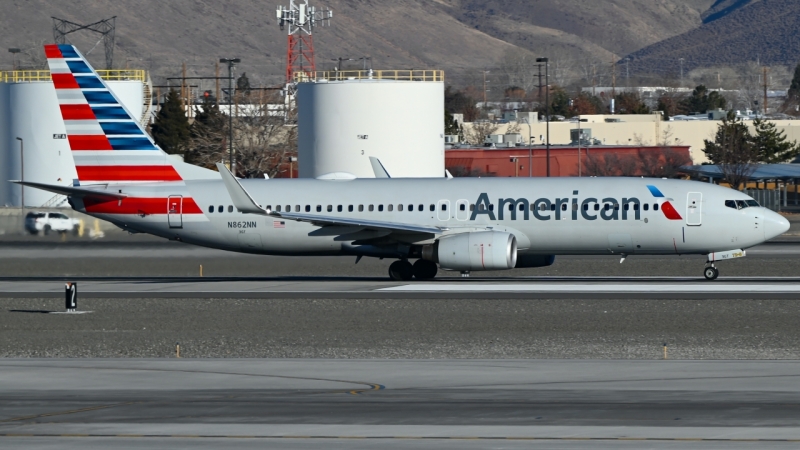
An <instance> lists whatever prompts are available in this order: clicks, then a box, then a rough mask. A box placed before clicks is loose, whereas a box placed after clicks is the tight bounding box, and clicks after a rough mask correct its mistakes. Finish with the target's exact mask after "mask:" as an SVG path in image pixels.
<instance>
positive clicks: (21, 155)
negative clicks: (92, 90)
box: [0, 69, 151, 207]
mask: <svg viewBox="0 0 800 450" xmlns="http://www.w3.org/2000/svg"><path fill="white" fill-rule="evenodd" d="M97 72H98V74H99V75H100V76H101V77H103V79H105V80H106V81H107V82H108V85H109V88H111V90H112V91H114V94H115V95H117V97H118V98H119V99H120V101H121V102H122V104H123V105H124V106H125V108H127V109H128V111H129V112H131V113H132V114H133V115H134V117H140V118H141V120H142V123H146V120H147V119H148V118H149V116H150V108H151V106H150V104H151V102H150V83H149V81H148V77H147V74H146V72H145V71H144V70H129V69H121V70H98V71H97ZM66 133H67V131H66V128H65V126H64V121H63V120H62V118H61V111H60V109H59V107H58V99H57V98H56V91H55V88H54V87H53V82H52V80H51V79H50V71H47V70H24V71H8V72H0V178H2V180H25V181H33V182H39V183H47V184H63V185H70V184H72V181H73V179H75V178H77V173H76V171H75V163H74V161H73V160H72V154H71V152H70V146H69V142H68V141H67V139H66ZM22 197H23V188H22V187H21V186H18V185H15V184H11V183H7V182H2V183H0V205H2V206H20V205H21V204H22ZM24 197H25V206H26V207H41V206H45V207H53V206H61V204H62V203H63V202H64V197H63V196H54V195H53V194H51V193H48V192H46V191H42V190H39V189H31V188H24Z"/></svg>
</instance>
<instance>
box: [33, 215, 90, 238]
mask: <svg viewBox="0 0 800 450" xmlns="http://www.w3.org/2000/svg"><path fill="white" fill-rule="evenodd" d="M79 223H80V221H79V220H78V219H70V218H69V217H67V216H66V215H65V214H62V213H53V212H47V213H43V212H29V213H28V215H26V216H25V229H26V230H28V232H29V233H31V234H39V232H40V231H43V232H44V234H49V233H50V231H58V232H59V233H66V232H68V231H77V225H78V224H79Z"/></svg>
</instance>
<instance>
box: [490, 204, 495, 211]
mask: <svg viewBox="0 0 800 450" xmlns="http://www.w3.org/2000/svg"><path fill="white" fill-rule="evenodd" d="M489 211H494V203H489Z"/></svg>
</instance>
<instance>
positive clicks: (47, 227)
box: [44, 225, 50, 236]
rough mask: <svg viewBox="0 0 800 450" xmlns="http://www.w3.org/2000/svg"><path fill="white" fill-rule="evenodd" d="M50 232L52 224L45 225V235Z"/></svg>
mask: <svg viewBox="0 0 800 450" xmlns="http://www.w3.org/2000/svg"><path fill="white" fill-rule="evenodd" d="M48 234H50V225H45V226H44V235H45V236H47V235H48Z"/></svg>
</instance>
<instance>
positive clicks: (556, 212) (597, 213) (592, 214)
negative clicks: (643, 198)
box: [470, 191, 642, 220]
mask: <svg viewBox="0 0 800 450" xmlns="http://www.w3.org/2000/svg"><path fill="white" fill-rule="evenodd" d="M572 194H573V195H578V192H577V191H573V192H572ZM508 205H510V206H511V208H509V207H508ZM520 205H521V206H522V208H520ZM562 205H567V209H562V208H563V206H562ZM594 205H599V209H598V210H595V209H594V208H595V206H594ZM497 206H498V208H497V214H496V215H495V211H494V207H493V205H491V202H490V201H489V195H488V194H486V193H485V192H484V193H482V194H481V195H480V196H478V200H477V201H476V202H475V207H474V209H473V210H472V215H471V216H470V220H475V219H477V218H478V216H480V215H487V216H489V220H504V219H505V216H506V214H508V215H509V216H510V217H509V218H510V219H511V220H517V219H518V218H519V217H518V216H519V215H521V216H522V217H521V219H522V220H530V217H531V215H533V217H534V218H536V220H550V219H554V220H561V219H562V218H563V217H562V214H563V215H569V217H570V218H571V219H572V220H578V214H580V216H581V217H582V218H583V219H585V220H597V219H598V218H599V219H601V220H631V219H633V220H639V219H640V218H641V209H642V207H641V202H640V201H639V199H638V198H636V197H630V198H623V199H622V201H620V200H617V199H615V198H610V197H606V198H603V199H599V198H594V197H589V198H586V199H583V200H579V199H578V198H575V197H573V198H556V199H554V200H552V201H551V200H550V199H547V198H539V199H536V200H534V202H533V203H531V202H530V201H529V200H528V199H526V198H517V199H515V198H500V199H498V201H497ZM553 207H555V208H553Z"/></svg>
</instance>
